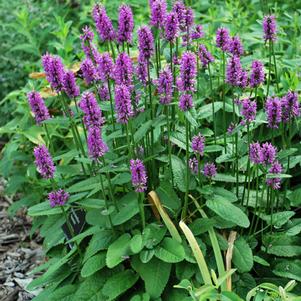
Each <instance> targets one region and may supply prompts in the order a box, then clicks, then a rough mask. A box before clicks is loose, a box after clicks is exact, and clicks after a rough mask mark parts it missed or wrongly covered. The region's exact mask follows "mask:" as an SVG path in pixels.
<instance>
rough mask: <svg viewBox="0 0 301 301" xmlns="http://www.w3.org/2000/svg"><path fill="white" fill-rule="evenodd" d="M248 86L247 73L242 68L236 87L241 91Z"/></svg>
mask: <svg viewBox="0 0 301 301" xmlns="http://www.w3.org/2000/svg"><path fill="white" fill-rule="evenodd" d="M248 84H249V77H248V72H247V70H245V69H243V68H242V69H241V72H240V75H239V78H238V80H237V83H236V85H237V87H239V88H241V89H245V88H246V87H247V86H248Z"/></svg>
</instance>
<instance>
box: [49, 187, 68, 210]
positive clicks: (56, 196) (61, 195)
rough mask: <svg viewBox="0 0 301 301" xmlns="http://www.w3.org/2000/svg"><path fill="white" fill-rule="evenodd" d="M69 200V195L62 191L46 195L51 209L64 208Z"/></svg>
mask: <svg viewBox="0 0 301 301" xmlns="http://www.w3.org/2000/svg"><path fill="white" fill-rule="evenodd" d="M68 199H69V193H68V192H66V191H64V190H63V189H59V190H57V191H52V192H50V193H49V194H48V200H49V202H50V206H51V207H55V206H64V205H65V204H66V202H67V201H68Z"/></svg>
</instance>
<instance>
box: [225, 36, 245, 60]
mask: <svg viewBox="0 0 301 301" xmlns="http://www.w3.org/2000/svg"><path fill="white" fill-rule="evenodd" d="M228 50H229V52H230V53H232V54H233V55H236V56H242V55H243V54H244V48H243V45H242V43H241V41H240V38H239V36H235V37H233V38H230V40H229V49H228Z"/></svg>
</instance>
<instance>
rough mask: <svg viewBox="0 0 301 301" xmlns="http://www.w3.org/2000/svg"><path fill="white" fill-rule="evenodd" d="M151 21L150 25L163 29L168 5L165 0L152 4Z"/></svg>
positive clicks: (157, 0) (156, 0) (158, 0)
mask: <svg viewBox="0 0 301 301" xmlns="http://www.w3.org/2000/svg"><path fill="white" fill-rule="evenodd" d="M150 8H151V20H150V25H152V26H155V27H157V28H160V27H161V28H162V27H163V25H164V21H165V17H166V11H167V4H166V1H165V0H155V1H152V3H151V7H150Z"/></svg>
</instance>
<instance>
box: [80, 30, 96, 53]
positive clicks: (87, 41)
mask: <svg viewBox="0 0 301 301" xmlns="http://www.w3.org/2000/svg"><path fill="white" fill-rule="evenodd" d="M82 31H83V34H82V35H80V36H79V38H80V39H81V41H82V43H81V45H82V49H83V51H84V53H85V55H86V57H88V58H91V52H92V50H91V49H92V48H93V47H94V46H93V44H92V41H93V39H94V33H93V31H92V30H91V28H90V27H89V26H85V27H84V28H83V29H82Z"/></svg>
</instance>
